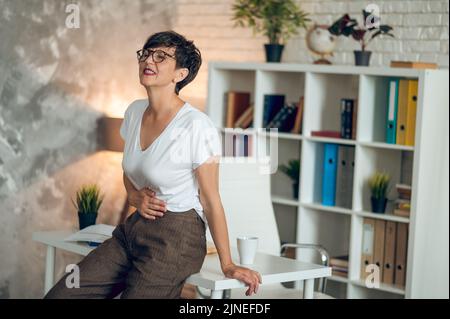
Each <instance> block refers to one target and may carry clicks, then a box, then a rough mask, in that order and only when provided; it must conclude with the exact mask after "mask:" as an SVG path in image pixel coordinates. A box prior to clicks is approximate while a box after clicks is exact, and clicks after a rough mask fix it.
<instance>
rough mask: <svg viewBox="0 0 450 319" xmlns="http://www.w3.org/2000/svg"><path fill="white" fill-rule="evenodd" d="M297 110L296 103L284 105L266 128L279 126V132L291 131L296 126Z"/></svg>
mask: <svg viewBox="0 0 450 319" xmlns="http://www.w3.org/2000/svg"><path fill="white" fill-rule="evenodd" d="M297 111H298V107H297V105H296V103H291V104H286V105H284V106H283V107H282V108H281V109H280V111H278V113H277V114H275V116H274V118H273V119H272V120H271V121H270V122H269V124H267V126H266V128H278V131H279V132H289V131H290V130H291V129H292V127H293V126H294V121H295V117H296V114H297Z"/></svg>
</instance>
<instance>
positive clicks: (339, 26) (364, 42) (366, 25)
mask: <svg viewBox="0 0 450 319" xmlns="http://www.w3.org/2000/svg"><path fill="white" fill-rule="evenodd" d="M362 14H363V25H362V26H360V25H359V24H358V22H357V21H356V19H352V18H350V16H349V15H348V14H344V15H343V16H342V17H341V18H339V19H338V20H336V21H335V22H334V23H333V24H332V25H331V26H330V27H329V28H328V31H329V32H330V33H331V34H333V35H335V36H340V35H343V36H345V37H348V36H352V38H353V39H354V40H356V41H358V42H359V43H360V45H361V51H365V50H366V47H367V46H368V45H369V43H370V42H372V40H373V39H375V38H376V37H378V36H380V35H387V36H390V37H394V35H393V34H392V33H391V31H392V30H393V29H392V27H391V26H389V25H387V24H382V25H378V22H379V20H380V18H379V17H377V16H375V15H373V14H372V13H371V12H367V11H365V10H362Z"/></svg>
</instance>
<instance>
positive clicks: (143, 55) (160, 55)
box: [136, 49, 175, 63]
mask: <svg viewBox="0 0 450 319" xmlns="http://www.w3.org/2000/svg"><path fill="white" fill-rule="evenodd" d="M136 54H137V59H138V61H139V62H145V61H146V60H147V59H148V57H149V56H150V55H152V59H153V61H154V62H155V63H161V62H163V61H164V60H165V59H166V57H170V58H172V59H175V57H174V56H173V55H170V54H169V53H166V52H164V51H163V50H151V49H141V50H138V51H136Z"/></svg>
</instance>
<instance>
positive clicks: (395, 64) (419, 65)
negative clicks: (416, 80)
mask: <svg viewBox="0 0 450 319" xmlns="http://www.w3.org/2000/svg"><path fill="white" fill-rule="evenodd" d="M391 67H392V68H411V69H437V68H438V65H437V64H436V63H430V62H420V61H391Z"/></svg>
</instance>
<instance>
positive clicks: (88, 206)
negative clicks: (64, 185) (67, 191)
mask: <svg viewBox="0 0 450 319" xmlns="http://www.w3.org/2000/svg"><path fill="white" fill-rule="evenodd" d="M99 193H100V190H99V187H98V186H97V185H96V184H91V185H83V186H82V187H81V188H80V189H79V190H78V191H77V193H76V203H75V202H74V201H73V199H72V203H73V204H74V206H75V208H76V209H77V210H78V212H79V213H81V214H86V213H97V212H98V209H99V208H100V206H101V204H102V202H103V198H104V196H100V195H99Z"/></svg>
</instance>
